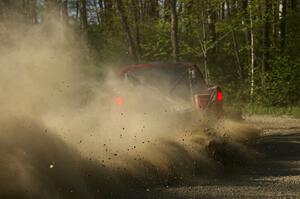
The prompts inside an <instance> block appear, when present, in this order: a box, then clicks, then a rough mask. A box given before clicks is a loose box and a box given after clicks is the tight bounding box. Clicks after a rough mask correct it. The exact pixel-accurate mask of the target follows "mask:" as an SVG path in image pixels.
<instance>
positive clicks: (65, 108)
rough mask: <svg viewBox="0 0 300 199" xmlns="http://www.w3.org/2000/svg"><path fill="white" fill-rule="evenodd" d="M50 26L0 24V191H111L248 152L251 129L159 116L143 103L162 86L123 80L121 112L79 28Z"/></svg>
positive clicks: (62, 194)
mask: <svg viewBox="0 0 300 199" xmlns="http://www.w3.org/2000/svg"><path fill="white" fill-rule="evenodd" d="M48 23H49V24H45V27H44V26H43V25H40V26H36V27H32V28H30V29H22V31H20V29H21V28H23V27H22V26H21V27H20V26H17V25H14V24H13V23H3V24H1V26H0V27H1V28H2V29H1V34H0V37H1V39H2V38H5V39H6V40H7V41H8V42H6V44H5V45H1V46H0V65H1V69H0V88H1V90H2V91H3V92H1V95H0V106H1V115H0V124H1V125H0V153H1V154H0V179H2V180H1V182H0V198H95V197H101V196H102V197H105V198H107V197H111V198H115V197H119V196H120V195H121V196H126V195H127V193H128V192H129V191H130V190H133V189H137V188H143V189H144V188H146V187H147V190H149V192H151V189H150V188H149V187H151V186H157V185H161V184H174V183H178V182H182V181H184V180H186V179H189V178H190V176H195V175H200V176H201V175H205V174H207V173H209V172H212V173H213V172H215V170H216V169H218V168H219V167H221V166H222V165H231V164H232V163H234V164H235V165H238V164H240V163H243V162H247V161H251V160H252V159H253V158H255V152H254V151H252V149H250V148H248V147H247V142H249V140H251V139H252V138H254V137H256V136H258V134H259V131H258V130H256V129H253V128H252V127H249V126H247V125H245V124H241V123H237V122H233V121H229V120H224V121H222V122H220V123H218V124H217V125H214V124H211V122H207V121H205V120H201V122H199V121H198V119H195V121H190V120H189V121H185V120H181V119H180V120H179V119H178V118H177V117H176V116H173V115H172V113H171V112H170V111H162V113H160V114H157V113H156V111H158V110H165V109H164V108H162V107H161V106H164V105H165V104H164V103H161V101H159V102H158V103H157V104H155V103H154V104H153V103H148V102H147V99H149V97H153V96H155V95H158V94H159V93H156V92H152V91H151V90H148V89H147V88H136V89H137V90H138V93H139V94H138V95H137V94H135V93H132V92H130V91H131V89H132V88H128V87H124V88H123V87H122V90H123V92H125V93H124V95H125V97H126V99H128V106H129V108H128V110H130V114H127V113H126V114H125V113H124V114H123V112H122V113H121V114H120V110H117V109H116V107H115V106H114V104H113V103H112V98H113V97H112V96H113V92H115V89H116V85H118V86H119V87H118V88H120V86H121V85H120V84H118V80H117V79H116V78H114V77H113V76H112V75H111V73H109V72H107V76H106V78H105V80H101V81H99V79H98V76H97V75H98V74H99V72H98V71H97V69H96V68H95V67H93V66H92V65H91V64H87V63H86V60H85V57H84V53H85V52H83V50H82V49H83V48H82V47H81V48H78V46H77V47H76V45H75V46H74V40H76V41H77V39H78V38H77V37H76V35H73V34H72V32H71V31H70V30H68V29H66V28H65V27H63V26H62V25H61V24H59V23H57V21H55V23H54V22H53V21H51V20H50V21H49V22H48ZM18 25H19V24H18ZM46 27H47V28H46ZM49 27H51V28H49ZM61 30H63V31H61ZM20 32H22V37H20V35H19V33H20ZM70 35H72V37H71V36H70ZM82 43H84V42H82ZM61 82H63V83H61ZM66 85H67V86H66ZM4 91H5V92H4ZM144 98H145V99H144ZM141 102H142V103H141ZM132 105H134V106H132ZM130 106H131V107H130ZM128 110H127V111H128ZM141 110H143V111H141ZM144 113H147V114H144ZM45 129H46V130H45ZM121 135H122V136H121ZM120 138H122V139H120ZM116 190H117V191H116Z"/></svg>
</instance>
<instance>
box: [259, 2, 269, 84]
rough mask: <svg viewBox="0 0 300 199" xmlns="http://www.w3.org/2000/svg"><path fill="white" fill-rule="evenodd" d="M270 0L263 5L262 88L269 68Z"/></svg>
mask: <svg viewBox="0 0 300 199" xmlns="http://www.w3.org/2000/svg"><path fill="white" fill-rule="evenodd" d="M270 8H271V5H270V0H265V5H264V27H263V60H262V62H263V63H262V71H261V72H262V76H261V80H262V88H263V89H264V87H265V75H266V72H267V71H268V70H269V49H270V35H269V30H270Z"/></svg>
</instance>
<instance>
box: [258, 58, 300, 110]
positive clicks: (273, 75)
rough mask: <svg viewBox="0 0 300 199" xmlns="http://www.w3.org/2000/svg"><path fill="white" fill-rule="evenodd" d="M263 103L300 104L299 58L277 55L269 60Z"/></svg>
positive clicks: (273, 104)
mask: <svg viewBox="0 0 300 199" xmlns="http://www.w3.org/2000/svg"><path fill="white" fill-rule="evenodd" d="M271 65H272V71H271V72H270V73H269V75H268V76H267V87H266V92H265V95H264V104H266V105H268V106H288V105H291V106H293V105H300V87H299V86H300V60H299V61H292V60H291V58H290V57H287V56H286V57H278V58H275V59H273V60H271Z"/></svg>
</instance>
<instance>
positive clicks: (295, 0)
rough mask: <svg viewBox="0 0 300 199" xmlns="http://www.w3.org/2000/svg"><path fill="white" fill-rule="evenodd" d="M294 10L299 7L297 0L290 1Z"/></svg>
mask: <svg viewBox="0 0 300 199" xmlns="http://www.w3.org/2000/svg"><path fill="white" fill-rule="evenodd" d="M290 4H291V8H292V10H296V9H297V0H291V2H290Z"/></svg>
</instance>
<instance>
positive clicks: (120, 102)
mask: <svg viewBox="0 0 300 199" xmlns="http://www.w3.org/2000/svg"><path fill="white" fill-rule="evenodd" d="M123 103H124V101H123V98H122V97H120V96H117V97H115V104H116V106H117V107H121V106H122V105H123Z"/></svg>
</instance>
